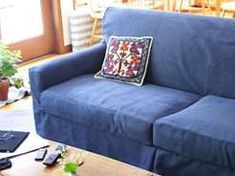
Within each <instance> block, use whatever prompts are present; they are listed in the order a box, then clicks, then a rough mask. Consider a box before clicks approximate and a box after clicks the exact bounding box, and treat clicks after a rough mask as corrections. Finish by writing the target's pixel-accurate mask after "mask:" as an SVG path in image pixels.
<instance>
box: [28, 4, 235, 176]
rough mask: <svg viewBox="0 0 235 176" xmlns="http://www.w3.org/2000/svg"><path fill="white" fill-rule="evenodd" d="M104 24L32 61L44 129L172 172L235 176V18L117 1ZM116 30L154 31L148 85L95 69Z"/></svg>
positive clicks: (37, 112) (175, 175)
mask: <svg viewBox="0 0 235 176" xmlns="http://www.w3.org/2000/svg"><path fill="white" fill-rule="evenodd" d="M103 33H104V41H103V42H101V43H98V44H96V45H94V46H92V47H90V48H87V49H84V50H82V51H79V52H75V53H72V54H68V55H66V56H62V57H61V58H59V59H56V60H54V61H52V62H49V63H47V64H44V65H40V66H37V67H34V68H32V69H31V70H30V81H31V88H32V96H33V108H34V117H35V125H36V130H37V133H38V134H39V135H41V136H42V137H44V138H47V139H51V140H55V141H58V142H63V143H66V144H70V145H73V146H76V147H80V148H83V149H86V150H89V151H93V152H96V153H99V154H102V155H106V156H109V157H112V158H115V159H118V160H121V161H124V162H127V163H130V164H133V165H135V166H139V167H142V168H144V169H148V170H151V171H154V172H157V173H160V174H163V175H166V176H188V175H190V176H198V175H200V176H221V175H223V176H232V175H235V20H229V19H227V20H225V19H219V18H215V17H203V16H194V15H183V14H176V13H164V12H155V11H141V10H130V9H119V8H109V9H108V10H107V11H106V14H105V17H104V21H103ZM111 35H116V36H153V38H154V43H153V47H152V53H151V58H150V63H149V67H148V73H147V76H146V80H145V83H144V85H143V86H142V87H136V86H133V85H127V84H122V83H117V82H113V81H107V80H98V79H95V78H93V76H94V74H95V73H96V72H97V71H98V70H100V69H101V65H102V61H103V58H104V55H105V50H106V44H107V41H108V39H109V37H110V36H111Z"/></svg>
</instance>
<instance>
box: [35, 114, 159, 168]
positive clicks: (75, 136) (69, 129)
mask: <svg viewBox="0 0 235 176" xmlns="http://www.w3.org/2000/svg"><path fill="white" fill-rule="evenodd" d="M34 114H35V122H36V124H37V126H36V128H37V132H38V134H40V135H41V136H42V137H44V138H47V139H50V140H53V141H57V142H61V143H64V144H68V145H72V146H75V147H79V148H82V149H85V150H89V151H92V152H95V153H99V154H101V155H105V156H108V157H111V158H114V159H117V160H120V161H123V162H126V163H130V164H133V165H135V166H138V167H141V168H143V169H147V170H151V171H152V170H153V161H154V156H155V150H156V148H155V147H154V146H152V145H143V144H141V143H139V142H136V141H133V140H129V139H128V138H126V137H121V136H119V135H115V134H111V133H109V132H107V131H102V130H97V128H93V127H92V126H90V125H89V126H86V125H83V124H80V123H76V122H74V121H70V120H67V119H66V120H65V119H63V118H60V117H58V116H54V115H50V114H48V113H45V112H43V111H40V110H38V111H34Z"/></svg>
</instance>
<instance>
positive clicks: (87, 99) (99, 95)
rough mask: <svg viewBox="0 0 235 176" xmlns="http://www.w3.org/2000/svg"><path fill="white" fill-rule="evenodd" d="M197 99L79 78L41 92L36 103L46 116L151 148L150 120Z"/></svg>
mask: <svg viewBox="0 0 235 176" xmlns="http://www.w3.org/2000/svg"><path fill="white" fill-rule="evenodd" d="M61 95H63V96H61ZM199 98H200V96H198V95H195V94H191V93H186V92H182V91H179V90H175V89H170V88H164V87H159V86H155V85H151V84H145V85H144V86H142V87H137V86H134V85H128V84H122V83H117V82H113V81H107V80H98V79H95V78H93V75H83V76H79V77H77V78H74V79H71V80H69V81H67V82H63V83H61V84H57V85H56V86H53V87H51V88H49V89H47V90H45V91H44V92H42V94H41V97H40V102H41V107H42V109H43V110H44V111H45V112H47V113H49V114H52V115H55V116H61V117H63V118H64V119H67V120H71V121H74V122H77V123H80V124H83V125H87V126H88V125H89V126H90V127H91V128H96V129H97V130H107V131H108V132H109V133H112V134H117V135H121V136H125V137H128V138H130V139H133V140H136V141H138V142H140V143H143V144H149V145H151V144H152V124H153V121H154V120H156V119H159V118H161V117H163V116H166V115H169V114H172V113H175V112H178V111H180V110H182V109H184V108H186V107H188V106H189V105H191V104H192V103H193V102H195V101H197V100H198V99H199Z"/></svg>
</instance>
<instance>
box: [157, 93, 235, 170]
mask: <svg viewBox="0 0 235 176" xmlns="http://www.w3.org/2000/svg"><path fill="white" fill-rule="evenodd" d="M234 127H235V100H233V99H228V98H222V97H217V96H206V97H204V98H202V99H200V100H199V101H198V102H196V103H195V104H193V105H192V106H190V107H189V108H187V109H185V110H183V111H181V112H179V113H176V114H174V115H170V116H168V117H165V118H162V119H159V120H157V121H155V123H154V132H153V133H154V134H153V136H154V142H153V143H154V145H155V146H156V147H160V148H162V149H165V150H167V151H172V152H175V153H177V154H180V155H182V156H187V157H190V158H192V159H195V160H199V161H204V162H209V163H213V164H215V165H219V166H223V167H228V168H233V169H235V158H234V156H235V133H234Z"/></svg>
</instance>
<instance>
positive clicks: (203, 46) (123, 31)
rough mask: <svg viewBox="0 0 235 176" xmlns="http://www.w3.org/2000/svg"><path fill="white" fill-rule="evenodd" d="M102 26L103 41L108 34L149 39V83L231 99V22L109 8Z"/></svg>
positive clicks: (234, 57)
mask: <svg viewBox="0 0 235 176" xmlns="http://www.w3.org/2000/svg"><path fill="white" fill-rule="evenodd" d="M113 19H115V20H113ZM123 22H125V24H128V25H122V24H123ZM103 24H104V27H103V31H104V35H105V40H106V42H107V41H108V39H109V37H110V36H111V35H116V36H146V35H147V36H153V38H154V41H153V47H152V55H151V59H150V64H149V68H148V76H147V78H146V79H148V80H150V81H151V82H153V83H154V84H158V85H162V86H168V87H173V88H177V89H182V90H186V91H190V92H196V93H199V94H201V95H206V94H207V93H208V92H209V90H210V92H213V93H216V94H219V95H226V96H230V95H232V97H233V98H235V82H234V81H233V80H232V79H233V78H234V77H235V69H233V68H234V67H235V49H234V45H235V37H232V36H235V20H223V19H221V18H212V17H204V16H196V15H186V14H184V15H182V14H179V13H161V12H156V11H144V10H142V11H140V10H130V9H116V8H109V9H108V10H107V12H106V14H105V17H104V22H103ZM205 29H206V30H205ZM228 29H229V30H228ZM230 64H231V65H230ZM224 81H226V82H225V83H224Z"/></svg>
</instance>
